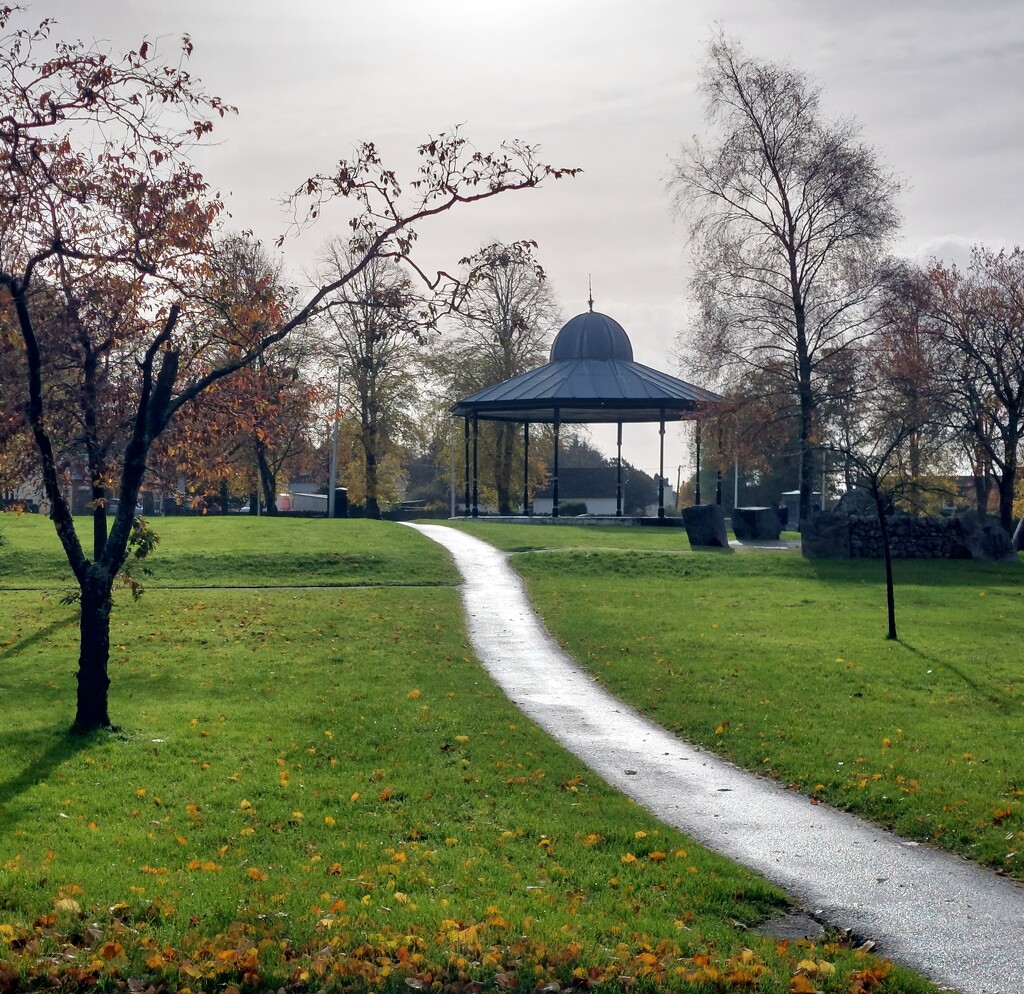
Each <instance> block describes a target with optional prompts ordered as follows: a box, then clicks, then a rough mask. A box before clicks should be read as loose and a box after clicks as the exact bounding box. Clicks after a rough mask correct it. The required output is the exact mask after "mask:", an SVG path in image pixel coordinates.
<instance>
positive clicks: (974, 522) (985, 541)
mask: <svg viewBox="0 0 1024 994" xmlns="http://www.w3.org/2000/svg"><path fill="white" fill-rule="evenodd" d="M951 526H952V527H951V530H952V533H953V535H954V536H955V537H954V540H953V548H952V550H951V553H950V555H951V558H954V559H986V560H990V561H992V562H999V561H1000V560H1002V559H1016V558H1017V554H1016V552H1014V549H1013V540H1012V539H1011V537H1010V536H1009V535H1008V534H1007V533H1006V531H1005V529H1004V528H1003V526H1002V525H1000V524H999V522H998V521H997V520H996V519H995V518H989V517H985V516H983V515H980V514H976V513H975V512H973V511H965V512H964V513H963V514H958V515H957V516H956V517H955V518H953V520H952V522H951Z"/></svg>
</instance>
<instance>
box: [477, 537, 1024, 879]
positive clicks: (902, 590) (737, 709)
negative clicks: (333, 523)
mask: <svg viewBox="0 0 1024 994" xmlns="http://www.w3.org/2000/svg"><path fill="white" fill-rule="evenodd" d="M466 530H467V531H472V532H473V533H474V534H477V535H478V536H480V537H482V538H484V539H486V540H487V541H490V542H493V543H494V544H495V545H499V546H501V547H503V548H506V549H510V550H518V551H519V552H520V553H521V554H519V555H516V556H514V557H513V564H514V565H515V566H516V568H517V569H518V570H519V571H520V572H521V573H522V574H523V576H524V577H525V578H526V580H527V582H528V585H529V588H530V592H531V595H532V597H533V600H534V603H535V604H536V606H537V608H538V609H539V611H540V612H541V614H542V615H543V616H544V618H545V619H546V622H547V624H548V626H549V627H550V628H551V630H552V631H553V632H554V633H555V634H556V636H557V638H558V639H559V641H560V642H561V643H562V644H563V645H564V646H565V647H566V648H567V649H568V650H569V651H570V652H571V653H572V654H573V655H574V656H575V657H576V658H577V659H578V660H579V661H580V662H581V663H582V664H583V665H585V666H586V667H587V668H588V669H589V670H590V671H591V672H593V673H594V674H595V676H597V677H598V678H599V679H600V680H601V681H602V682H603V683H604V684H606V686H608V688H609V689H610V690H611V691H612V692H613V693H615V694H617V695H619V696H620V697H622V698H625V699H626V700H628V701H630V702H631V703H633V704H634V705H636V706H637V707H638V708H640V709H641V710H643V711H644V712H646V713H647V714H649V715H651V716H652V717H653V718H654V719H655V720H657V721H658V722H659V723H661V724H662V725H664V726H665V727H667V728H669V729H671V730H672V731H675V732H678V733H679V734H681V735H682V736H684V737H685V738H687V739H689V740H691V741H693V742H696V743H699V744H701V745H703V746H706V747H708V748H711V749H714V750H715V751H717V752H719V753H721V754H722V755H724V756H728V757H729V758H730V759H732V760H734V761H735V762H737V763H739V764H740V765H743V766H746V767H748V768H749V769H752V770H757V771H759V772H762V773H765V774H767V775H769V776H772V777H775V778H777V779H779V780H781V781H783V782H784V783H787V784H792V785H794V786H796V787H798V788H799V789H800V790H802V791H803V792H805V793H807V794H808V795H811V796H814V797H817V798H821V799H822V800H827V801H828V802H830V803H832V804H835V805H837V806H839V807H843V808H846V809H848V810H850V811H854V812H856V813H857V814H860V815H863V816H866V817H868V818H871V819H873V820H875V821H877V822H879V823H880V824H883V825H886V826H889V827H891V828H894V829H895V830H896V831H898V832H900V833H901V834H903V835H905V836H907V837H909V838H913V839H919V840H928V841H932V842H935V843H936V844H938V845H941V846H943V847H946V848H948V849H950V850H952V851H954V852H959V853H962V854H964V855H966V856H969V857H970V858H972V859H975V860H978V861H979V862H982V863H986V864H989V865H992V866H995V867H997V868H998V869H999V870H1000V871H1001V872H1006V873H1009V874H1012V875H1014V876H1016V877H1018V878H1020V879H1024V857H1022V854H1024V758H1022V757H1024V670H1022V668H1021V646H1022V645H1024V569H1022V568H1021V565H1020V564H1019V563H1014V564H1009V565H1007V564H985V563H974V562H962V561H960V562H934V561H928V562H905V561H904V562H897V563H896V565H895V570H896V603H897V620H898V624H899V631H900V636H901V638H900V641H899V642H887V641H886V640H885V638H884V636H885V632H886V620H885V590H884V586H883V583H882V567H881V564H880V563H878V562H869V561H849V560H847V561H838V560H837V561H813V562H812V561H809V560H805V559H803V558H801V557H800V555H799V554H798V553H789V552H776V551H772V552H755V551H746V552H735V553H721V552H689V551H687V552H682V551H679V549H678V540H677V539H676V537H675V535H674V534H673V533H672V532H670V531H668V530H666V531H664V532H662V531H658V532H656V534H657V535H664V536H666V537H667V540H666V541H665V543H664V546H663V547H662V548H661V549H657V548H655V547H653V546H652V545H651V544H650V539H649V537H648V535H647V534H645V531H644V530H639V531H638V532H637V534H638V535H639V537H640V539H641V542H642V544H638V545H637V546H635V547H631V546H630V543H629V536H630V532H629V531H628V530H624V531H625V536H623V532H621V531H619V530H618V529H614V528H609V529H607V530H606V532H605V535H606V537H605V539H604V544H606V545H608V546H612V545H615V546H617V548H607V549H604V550H601V551H597V550H595V549H593V548H592V547H591V545H592V535H591V534H588V530H586V529H568V528H540V527H535V528H529V527H528V528H518V527H516V526H509V525H486V524H483V523H480V524H475V525H472V526H469V527H467V529H466ZM577 533H578V535H579V538H578V539H577V538H576V536H577ZM531 548H532V549H534V550H535V551H534V552H533V553H530V552H524V551H523V550H527V549H531ZM541 550H543V551H541Z"/></svg>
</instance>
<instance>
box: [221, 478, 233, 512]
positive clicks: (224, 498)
mask: <svg viewBox="0 0 1024 994" xmlns="http://www.w3.org/2000/svg"><path fill="white" fill-rule="evenodd" d="M230 511H231V503H230V494H229V493H228V481H227V480H221V481H220V513H221V514H228V513H229V512H230Z"/></svg>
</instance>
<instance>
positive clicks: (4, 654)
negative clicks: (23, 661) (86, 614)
mask: <svg viewBox="0 0 1024 994" xmlns="http://www.w3.org/2000/svg"><path fill="white" fill-rule="evenodd" d="M68 625H74V626H76V627H77V626H78V615H77V614H74V615H72V616H71V617H70V618H62V619H61V620H60V621H53V622H51V623H50V624H48V625H47V626H46V627H45V628H40V629H39V631H37V632H34V633H33V634H31V635H28V636H26V637H25V638H23V639H22V640H21V641H20V642H13V643H11V645H9V646H7V647H6V648H4V649H0V661H3V660H5V659H8V658H10V657H12V656H14V655H15V654H16V653H19V652H24V651H25V650H26V649H28V648H30V647H31V646H33V645H35V644H36V643H37V642H42V641H43V639H47V638H49V637H50V636H51V635H54V634H55V633H57V632H59V631H60V630H61V629H62V628H67V627H68Z"/></svg>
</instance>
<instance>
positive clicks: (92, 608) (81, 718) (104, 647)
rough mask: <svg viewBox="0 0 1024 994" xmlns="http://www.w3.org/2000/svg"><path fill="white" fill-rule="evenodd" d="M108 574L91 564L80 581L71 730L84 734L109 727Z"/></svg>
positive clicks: (111, 586) (109, 606)
mask: <svg viewBox="0 0 1024 994" xmlns="http://www.w3.org/2000/svg"><path fill="white" fill-rule="evenodd" d="M112 588H113V582H112V578H111V577H110V575H109V574H108V573H106V571H104V570H103V569H101V568H100V567H97V566H95V565H93V566H90V567H89V572H88V576H87V577H86V578H85V580H84V582H83V583H82V584H81V617H80V620H79V630H80V634H81V647H80V651H79V656H78V707H77V710H76V712H75V723H74V724H73V725H72V726H71V731H72V733H74V734H76V735H86V734H88V733H89V732H94V731H96V730H97V729H100V728H107V729H109V728H112V727H113V726H112V725H111V724H110V715H109V712H108V710H107V691H108V688H109V687H110V678H109V677H108V675H107V663H108V661H109V658H110V611H111V608H112V607H113V600H112V598H111V590H112Z"/></svg>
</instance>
